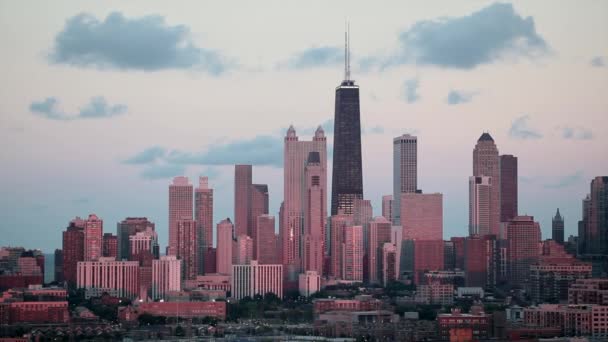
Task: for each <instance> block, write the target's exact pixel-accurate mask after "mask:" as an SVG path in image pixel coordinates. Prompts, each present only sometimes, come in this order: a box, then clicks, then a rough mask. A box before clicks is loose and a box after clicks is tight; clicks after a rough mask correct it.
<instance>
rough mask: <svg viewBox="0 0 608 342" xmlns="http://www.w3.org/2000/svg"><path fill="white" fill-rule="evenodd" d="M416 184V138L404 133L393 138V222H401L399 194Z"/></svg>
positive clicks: (412, 190) (413, 188)
mask: <svg viewBox="0 0 608 342" xmlns="http://www.w3.org/2000/svg"><path fill="white" fill-rule="evenodd" d="M417 186H418V138H417V137H415V136H413V135H409V134H404V135H401V136H398V137H396V138H394V139H393V224H395V225H399V224H401V214H402V213H401V207H402V205H401V194H404V193H412V192H416V189H417Z"/></svg>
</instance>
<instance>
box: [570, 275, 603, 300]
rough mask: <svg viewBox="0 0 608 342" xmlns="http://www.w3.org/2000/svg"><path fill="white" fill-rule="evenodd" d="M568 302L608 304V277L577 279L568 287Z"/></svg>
mask: <svg viewBox="0 0 608 342" xmlns="http://www.w3.org/2000/svg"><path fill="white" fill-rule="evenodd" d="M568 304H597V305H608V279H599V278H592V279H576V281H575V282H574V283H573V284H572V285H570V288H569V289H568Z"/></svg>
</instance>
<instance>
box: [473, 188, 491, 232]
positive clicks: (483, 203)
mask: <svg viewBox="0 0 608 342" xmlns="http://www.w3.org/2000/svg"><path fill="white" fill-rule="evenodd" d="M492 186H493V185H492V178H491V177H484V176H482V177H476V176H473V177H469V235H470V236H473V235H489V234H491V233H492V229H491V219H492V218H491V210H492V204H491V197H492Z"/></svg>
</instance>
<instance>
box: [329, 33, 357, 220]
mask: <svg viewBox="0 0 608 342" xmlns="http://www.w3.org/2000/svg"><path fill="white" fill-rule="evenodd" d="M348 45H349V38H348V31H347V32H346V34H345V51H344V81H342V83H341V84H340V85H339V86H338V87H336V109H335V117H334V153H333V163H334V166H333V174H332V179H331V180H332V182H331V188H332V189H331V214H332V215H337V214H338V211H342V212H343V213H344V214H352V213H353V204H354V202H355V199H357V198H360V199H363V170H362V167H361V119H360V112H359V86H357V85H355V81H353V80H351V79H350V51H349V48H348Z"/></svg>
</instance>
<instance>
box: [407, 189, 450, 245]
mask: <svg viewBox="0 0 608 342" xmlns="http://www.w3.org/2000/svg"><path fill="white" fill-rule="evenodd" d="M400 203H401V208H400V211H401V218H400V221H401V226H402V227H403V239H404V240H443V195H442V194H439V193H435V194H422V193H403V194H401V202H400Z"/></svg>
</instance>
